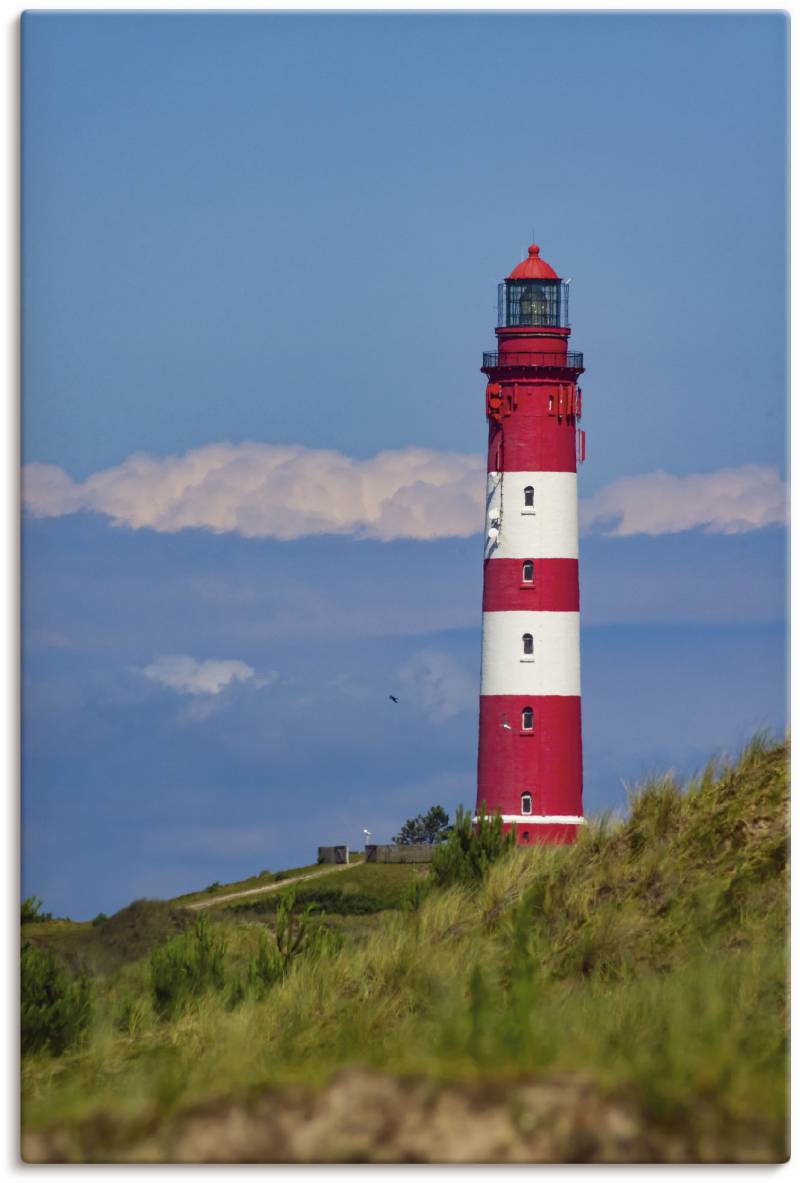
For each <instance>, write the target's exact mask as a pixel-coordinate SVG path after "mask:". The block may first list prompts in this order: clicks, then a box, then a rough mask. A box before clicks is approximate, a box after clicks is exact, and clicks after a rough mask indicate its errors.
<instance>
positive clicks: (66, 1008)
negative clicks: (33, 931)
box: [20, 941, 94, 1056]
mask: <svg viewBox="0 0 800 1183" xmlns="http://www.w3.org/2000/svg"><path fill="white" fill-rule="evenodd" d="M20 961H21V971H22V973H21V996H22V997H21V1001H22V1054H23V1055H28V1054H29V1053H30V1052H36V1051H43V1050H47V1051H49V1052H51V1053H52V1054H53V1055H55V1056H59V1055H61V1053H62V1052H63V1051H66V1049H67V1048H69V1047H72V1046H73V1045H74V1044H76V1043H78V1041H79V1040H80V1038H81V1036H82V1035H83V1033H84V1031H85V1030H86V1028H87V1027H88V1025H89V1022H90V1020H91V1018H92V1013H93V1010H94V993H93V990H92V985H91V982H90V981H89V979H88V978H87V977H85V976H84V975H81V977H80V978H78V979H77V980H75V979H73V978H71V977H70V976H69V974H68V973H67V972H66V970H65V969H64V968H63V967H62V966H61V965H60V964H59V962H58V961H57V960H56V957H55V956H54V954H53V953H52V952H50V950H44V949H40V948H38V947H37V946H36V945H34V944H31V943H30V942H29V941H26V942H25V943H24V944H23V946H22V954H21V958H20Z"/></svg>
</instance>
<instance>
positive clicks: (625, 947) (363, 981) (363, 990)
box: [23, 737, 787, 1155]
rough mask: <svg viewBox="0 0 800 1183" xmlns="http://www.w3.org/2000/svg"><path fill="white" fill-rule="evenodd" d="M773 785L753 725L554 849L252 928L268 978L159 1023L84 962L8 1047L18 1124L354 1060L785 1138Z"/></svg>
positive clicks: (191, 1097)
mask: <svg viewBox="0 0 800 1183" xmlns="http://www.w3.org/2000/svg"><path fill="white" fill-rule="evenodd" d="M786 797H787V750H786V745H784V744H774V743H770V742H768V741H767V740H766V739H765V738H763V737H757V738H756V740H754V741H753V743H752V744H751V745H749V747H748V748H747V749H746V750H745V751H744V752H743V753H742V756H741V758H740V760H739V761H738V763H737V764H736V765H732V764H728V763H724V762H718V763H716V764H714V765H710V766H709V767H708V768H706V769H705V770H704V771H703V772H702V773H701V774H700V775H699V776H698V777H696V778H695V779H693V780H692V781H691V782H690V783H689V784H688V785H686V786H681V785H679V784H678V782H677V781H676V779H675V778H674V777H671V776H665V777H661V778H654V779H652V780H651V781H649V782H648V783H646V784H644V785H642V786H640V787H639V788H638V789H637V790H636V791H635V792H634V793H632V794H631V800H630V812H629V817H628V819H627V820H625V821H616V822H614V821H612V820H609V819H600V820H599V821H597V822H593V823H591V824H590V825H588V826H587V827H586V832H585V833H584V834H582V835H581V838H580V840H579V841H578V842H577V843H576V844H575V846H573V847H571V848H539V849H534V850H527V849H526V850H518V849H514V850H511V851H507V852H505V854H504V855H503V857H500V858H498V859H497V860H496V861H494V862H493V863H491V865H489V866H487V867H485V868H484V869H483V872H482V877H481V878H480V881H479V882H477V883H467V884H463V883H456V884H454V885H453V886H450V887H438V888H436V887H434V888H433V889H432V890H431V889H428V890H426V891H424V892H416V893H415V899H414V900H413V901H412V904H413V906H410V907H409V908H408V909H407V910H405V911H395V912H385V913H383V914H382V923H381V926H380V929H379V930H378V931H375V932H373V933H371V934H370V935H369V936H368V937H367V938H366V939H364V940H362V941H360V942H358V943H352V942H347V941H345V943H344V945H341V940H340V939H339V940H338V941H337V940H333V939H330V940H328V939H327V938H322V939H320V940H317V939H316V938H315V939H314V940H313V941H309V942H308V947H307V948H306V949H305V951H303V952H301V953H299V954H298V955H297V956H295V957H294V958H293V959H292V964H291V966H290V967H289V969H288V972H284V973H280V974H278V973H277V972H276V971H275V970H274V964H275V963H274V960H271V959H272V958H273V956H274V955H273V952H272V950H273V945H272V943H270V944H269V946H268V948H269V950H270V954H269V957H268V958H267V961H268V962H269V964H266V963H265V964H266V968H265V971H264V972H265V975H266V978H267V979H268V981H267V983H266V985H265V988H264V989H263V990H253V989H243V990H242V991H240V993H239V995H238V996H237V997H234V998H233V1000H232V999H231V997H230V996H229V995H226V993H225V991H206V992H203V993H199V994H197V995H196V996H194V997H191V998H189V999H188V1001H187V1003H186V1005H185V1006H184V1007H182V1009H181V1010H180V1013H177V1014H176V1015H175V1017H174V1019H173V1020H172V1021H170V1022H164V1021H163V1018H161V1017H159V1014H158V1012H157V1008H156V1007H154V1006H153V1004H152V1002H151V1001H149V1000H148V997H147V987H146V984H147V974H148V965H147V962H146V961H145V962H139V963H137V964H135V965H132V966H127V967H125V969H124V971H121V972H120V973H118V974H115V975H110V976H108V977H106V978H102V979H100V980H99V982H98V1002H97V1008H96V1013H95V1018H94V1020H93V1024H92V1027H91V1030H90V1033H89V1038H88V1040H87V1041H86V1043H85V1044H84V1045H83V1046H79V1047H76V1048H75V1049H73V1050H71V1051H66V1052H65V1053H64V1054H63V1055H62V1056H61V1057H59V1058H55V1057H53V1056H50V1055H48V1054H46V1053H38V1054H37V1055H34V1056H31V1057H28V1058H27V1059H26V1061H25V1064H24V1069H23V1071H24V1085H25V1117H26V1121H27V1122H28V1123H29V1124H31V1125H41V1124H44V1123H47V1122H50V1121H53V1120H56V1119H58V1120H62V1121H76V1120H79V1119H80V1118H81V1117H83V1116H86V1115H88V1114H91V1113H94V1112H96V1111H97V1110H98V1109H103V1110H106V1111H108V1110H110V1111H111V1112H112V1113H113V1114H114V1115H115V1118H116V1119H117V1120H118V1121H124V1119H125V1117H126V1116H128V1117H131V1118H132V1117H133V1116H135V1115H137V1114H139V1115H141V1114H142V1113H145V1112H147V1113H150V1114H152V1113H157V1114H159V1115H160V1116H162V1117H163V1116H164V1115H166V1114H168V1113H169V1112H170V1111H171V1110H172V1109H173V1108H174V1107H175V1106H182V1105H185V1104H189V1103H192V1102H195V1101H201V1100H206V1099H208V1097H209V1096H210V1095H217V1096H218V1095H221V1094H225V1093H234V1094H241V1093H247V1092H249V1091H250V1090H253V1089H258V1088H259V1087H261V1086H263V1085H265V1084H267V1083H271V1082H276V1081H292V1080H294V1081H297V1080H302V1081H311V1082H321V1081H323V1080H324V1079H325V1078H326V1077H327V1076H328V1075H329V1074H330V1073H331V1072H332V1071H334V1070H336V1069H337V1068H339V1067H341V1066H342V1065H344V1064H354V1063H355V1064H361V1065H365V1066H370V1067H374V1068H377V1069H381V1070H390V1071H393V1072H396V1073H425V1074H427V1075H429V1076H431V1077H433V1078H435V1079H440V1080H445V1079H458V1078H474V1077H482V1078H486V1077H501V1078H503V1077H519V1076H528V1075H530V1074H540V1073H548V1072H553V1071H556V1072H558V1073H564V1072H569V1073H579V1074H581V1075H582V1076H589V1077H591V1078H592V1079H593V1080H594V1081H595V1082H596V1083H597V1086H598V1087H599V1088H602V1089H605V1090H608V1091H610V1092H623V1093H625V1094H627V1095H629V1096H630V1097H632V1098H633V1099H634V1100H635V1101H636V1103H637V1104H638V1105H639V1106H640V1107H641V1109H642V1111H643V1113H644V1114H645V1115H646V1116H647V1118H648V1119H649V1120H652V1121H654V1122H659V1123H666V1124H670V1123H672V1124H678V1125H680V1127H681V1129H683V1130H690V1131H692V1130H696V1133H697V1137H698V1138H701V1137H702V1138H706V1139H708V1138H709V1137H712V1138H714V1137H716V1138H718V1139H719V1140H720V1141H721V1142H724V1139H725V1132H726V1130H730V1129H732V1128H734V1127H737V1128H739V1127H741V1126H742V1125H744V1126H745V1127H747V1128H752V1129H754V1130H755V1129H757V1130H758V1131H759V1132H760V1133H761V1134H762V1135H763V1134H764V1133H766V1136H768V1137H769V1138H771V1139H772V1140H773V1143H774V1145H775V1147H776V1155H779V1154H780V1152H781V1147H782V1144H783V1138H784V1131H785V1121H786V1091H787V1086H786V1030H787V1015H786V1005H787V1004H786V973H787V967H786V925H787V892H786V860H787V824H786ZM220 928H221V929H224V934H225V940H226V942H227V944H226V950H225V964H226V969H225V972H226V973H227V974H229V975H230V976H231V977H235V976H236V975H241V976H242V977H243V978H246V977H247V967H248V966H249V965H251V964H252V963H253V959H254V958H256V959H257V958H258V955H259V948H261V949H262V950H263V949H266V948H267V946H265V945H264V943H263V942H264V940H265V938H264V935H263V933H264V928H263V926H259V925H257V924H252V923H250V924H236V923H235V922H232V921H227V922H226V923H225V924H224V925H223V926H220ZM269 940H270V942H272V941H273V940H274V938H269ZM337 945H338V946H340V947H337ZM126 999H127V1000H130V999H136V1000H137V1002H136V1007H135V1013H134V1014H133V1016H132V1017H131V1016H130V1008H131V1004H130V1002H129V1003H128V1013H129V1018H130V1021H129V1022H128V1024H127V1026H126V1025H125V1023H124V1022H122V1023H121V1022H120V1014H121V1011H120V1007H121V1005H123V1004H124V1000H126ZM142 999H144V1001H142Z"/></svg>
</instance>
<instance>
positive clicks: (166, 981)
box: [150, 916, 226, 1019]
mask: <svg viewBox="0 0 800 1183" xmlns="http://www.w3.org/2000/svg"><path fill="white" fill-rule="evenodd" d="M225 951H226V942H225V938H224V937H222V936H219V937H215V936H214V934H213V932H212V930H211V925H210V923H209V921H208V918H207V917H206V916H198V918H197V920H196V921H195V923H194V927H193V928H192V929H191V930H190V932H188V933H186V934H184V935H182V936H178V937H173V938H172V940H171V941H168V942H167V944H166V945H164V946H162V948H160V949H155V950H154V951H153V953H152V954H151V956H150V988H151V991H152V995H153V1006H154V1008H155V1010H156V1013H157V1014H158V1015H160V1017H161V1018H165V1019H167V1018H172V1017H174V1016H175V1015H178V1014H180V1013H181V1012H182V1011H183V1010H185V1009H186V1007H187V1006H188V1004H189V1003H190V1002H191V1001H192V1000H193V999H195V998H199V997H200V995H202V994H206V993H207V992H208V991H210V990H217V991H221V990H223V989H224V987H225Z"/></svg>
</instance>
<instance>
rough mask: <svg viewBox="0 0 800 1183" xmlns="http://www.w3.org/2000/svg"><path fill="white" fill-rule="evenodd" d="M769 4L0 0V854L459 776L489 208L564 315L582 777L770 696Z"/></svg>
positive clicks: (777, 427) (70, 910)
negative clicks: (12, 718)
mask: <svg viewBox="0 0 800 1183" xmlns="http://www.w3.org/2000/svg"><path fill="white" fill-rule="evenodd" d="M786 33H787V28H786V22H785V19H784V18H783V17H782V16H780V15H775V14H766V15H758V14H739V13H735V14H724V13H720V14H687V15H675V14H672V15H667V14H647V15H633V16H631V15H615V14H605V13H597V14H585V13H584V14H574V15H547V14H533V15H511V14H505V15H485V14H484V15H480V14H476V15H429V16H410V15H402V16H401V15H388V14H387V15H371V16H370V15H320V14H308V15H295V16H287V15H274V16H266V15H260V14H248V15H244V14H231V15H226V16H223V15H218V14H203V15H200V14H192V15H169V14H154V15H149V16H148V15H141V14H140V15H124V14H114V15H107V16H102V15H98V14H44V13H34V14H28V15H26V17H25V18H24V20H23V168H22V176H23V327H24V332H23V384H24V400H23V401H24V405H23V449H24V459H25V461H26V463H27V464H29V465H30V466H31V467H30V468H28V469H26V472H25V478H26V479H25V485H26V499H27V503H28V514H27V517H26V522H25V532H24V543H23V546H24V556H23V561H24V577H25V585H24V605H23V612H24V621H23V639H24V646H25V648H24V671H23V700H24V711H25V724H24V728H25V730H24V753H23V760H24V796H23V818H24V833H23V843H24V860H23V872H24V884H25V890H26V892H33V891H35V892H36V893H37V894H39V895H42V896H43V897H44V898H45V902H46V905H47V906H48V907H50V908H55V909H56V910H58V911H59V912H62V913H67V914H70V915H74V916H85V915H92V914H94V912H96V911H98V910H101V909H102V910H104V911H107V912H110V911H112V910H114V909H115V908H117V907H120V906H122V905H123V904H125V903H126V902H128V901H129V900H130V899H131V898H133V897H135V896H141V895H165V894H173V893H176V892H178V891H180V890H183V889H186V888H190V887H196V886H198V885H199V886H202V885H204V884H205V883H207V882H210V881H212V880H214V879H220V880H225V879H226V878H234V877H238V876H240V875H244V874H247V873H250V872H252V871H257V870H259V869H261V868H262V867H271V868H273V869H275V868H278V867H280V866H283V865H290V864H291V863H297V862H305V861H307V860H308V859H309V857H312V858H313V854H314V852H315V848H316V845H317V844H318V843H322V842H325V841H329V840H331V841H334V840H335V841H342V840H344V841H349V842H350V843H351V844H355V843H356V841H357V839H358V837H359V835H360V831H361V828H362V826H368V827H369V828H370V829H371V830H372V831H373V832H374V833H376V834H379V835H380V836H382V837H391V834H393V833H394V832H395V831H396V828H397V826H399V824H400V823H401V822H402V821H403V820H404V819H405V818H406V817H407V816H408V815H409V814H412V813H415V812H417V811H418V810H420V809H423V808H427V807H428V806H429V805H430V804H431V803H433V802H434V801H441V802H442V803H443V804H444V805H445V806H446V807H448V808H452V807H454V806H455V804H457V803H458V802H460V801H462V802H465V803H467V804H470V803H471V801H472V797H473V793H474V771H475V769H474V766H475V754H476V753H475V749H476V713H477V677H478V665H479V627H480V580H481V561H480V558H481V545H480V537H479V535H478V533H477V531H478V530H479V529H480V520H479V514H478V515H477V516H476V507H479V503H480V498H481V490H480V486H479V484H477V485H476V473H478V474H479V472H480V469H481V467H482V464H483V459H482V453H483V450H484V446H485V421H484V418H483V411H482V405H483V384H484V380H483V378H482V376H481V374H480V372H479V365H480V353H481V351H482V350H483V349H484V348H488V347H490V345H491V342H492V339H493V325H494V308H495V286H496V283H497V281H498V280H499V279H501V278H502V276H503V275H505V274H506V273H507V272H508V271H509V270H510V268H511V267H512V266H513V265H514V264H515V263H516V262H517V261H518V260H519V259H520V258H522V257H523V255H524V253H525V248H526V246H527V244H528V242H529V241H530V240H531V234H532V230H533V229H534V228H535V232H536V238H537V240H538V241H539V242H540V243H541V245H542V253H543V255H544V256H545V257H546V258H547V259H548V260H549V261H551V262H552V263H553V264H554V266H555V267H556V268H557V269H558V270H559V272H560V273H561V274H562V275H567V276H569V275H571V276H573V282H572V289H571V290H572V296H571V314H572V321H573V334H574V335H573V341H574V344H575V347H576V348H580V349H583V350H584V352H585V355H586V366H587V371H586V374H585V376H584V380H583V389H584V396H585V397H584V424H583V426H584V427H585V428H586V431H587V437H588V463H587V464H586V465H585V466H584V467H583V470H582V472H581V476H580V482H581V496H582V499H583V502H584V508H583V520H584V531H585V532H584V537H583V539H582V551H581V560H582V566H581V584H582V598H583V607H584V616H583V675H584V678H583V681H584V685H583V695H584V700H583V701H584V717H585V749H586V750H585V776H586V793H585V797H586V802H585V803H586V807H587V810H588V811H590V812H594V811H597V810H600V809H605V808H616V807H621V806H622V805H623V804H624V799H625V797H624V789H623V787H622V782H623V781H625V782H631V781H633V780H635V779H636V777H637V776H639V775H642V774H643V773H644V772H646V771H647V770H649V769H651V768H656V767H673V766H674V767H676V768H678V769H679V770H681V771H690V770H691V769H692V768H694V767H696V766H697V765H699V764H701V763H702V762H703V761H704V760H705V759H706V758H707V757H708V756H710V755H711V754H712V753H713V752H715V751H719V750H721V749H726V748H735V747H736V746H737V745H738V744H739V743H741V742H743V741H744V740H745V739H746V738H747V736H748V734H749V733H750V732H751V731H752V730H753V729H755V728H756V727H761V726H767V727H773V728H775V729H777V730H781V729H782V728H783V726H784V718H785V669H784V665H785V656H784V654H785V547H786V539H785V528H784V521H785V507H784V501H783V485H782V481H783V480H784V479H785V476H786V444H785V421H786V396H785V350H786V344H785V279H786V276H785V266H786V264H785V155H786V147H785V131H786V127H785V85H786V77H785V58H786ZM140 454H145V458H144V459H143V458H142V457H141V455H140ZM137 455H138V456H139V458H138V459H137ZM658 473H662V474H668V475H666V476H658V475H655V474H658ZM264 474H268V475H267V476H265V475H264ZM625 478H632V479H631V480H630V481H627V482H626V480H625ZM315 482H317V483H315ZM209 663H210V664H209ZM398 687H400V691H401V692H400V693H399V697H400V698H401V703H400V705H399V708H395V709H394V710H393V711H390V710H389V709H388V708H389V707H391V706H392V705H393V704H391V703H389V702H388V699H387V697H386V696H387V694H388V692H389V690H391V689H393V688H394V689H397V688H398Z"/></svg>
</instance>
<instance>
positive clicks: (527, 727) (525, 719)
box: [522, 707, 533, 731]
mask: <svg viewBox="0 0 800 1183" xmlns="http://www.w3.org/2000/svg"><path fill="white" fill-rule="evenodd" d="M522 730H523V731H533V710H532V708H531V707H525V709H524V710H523V712H522Z"/></svg>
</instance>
